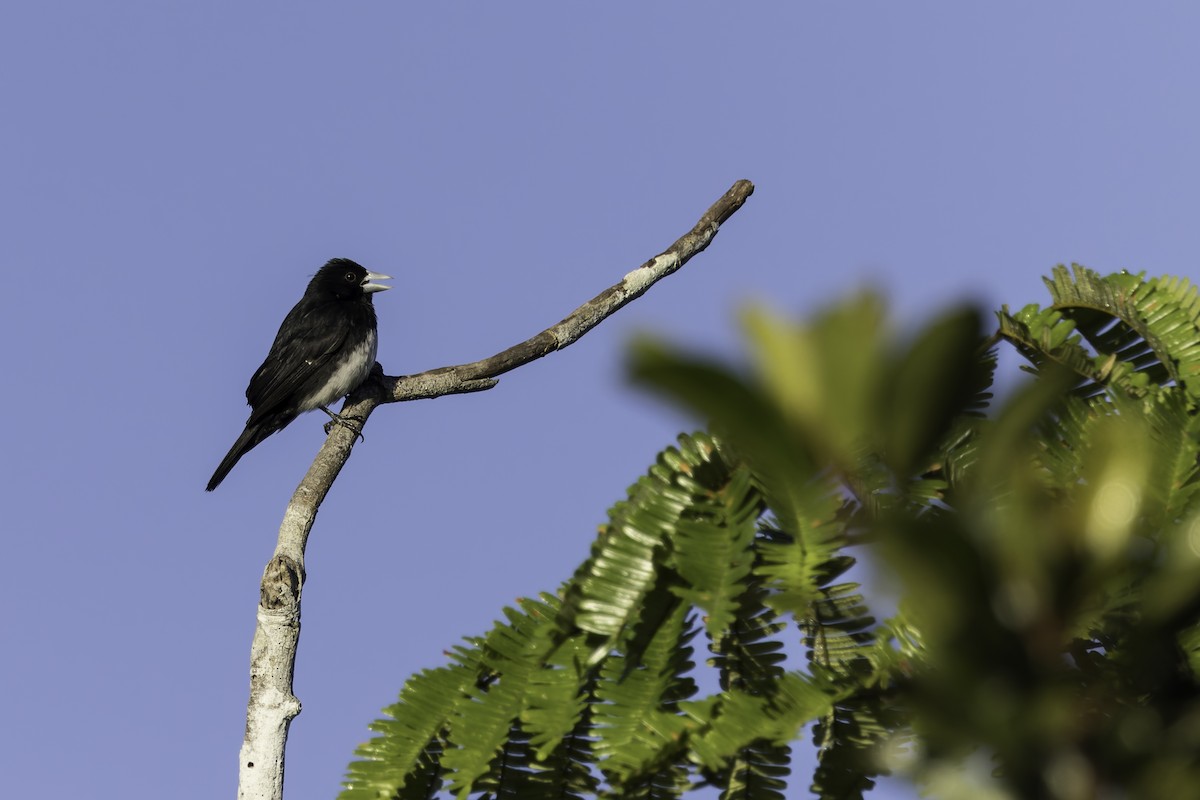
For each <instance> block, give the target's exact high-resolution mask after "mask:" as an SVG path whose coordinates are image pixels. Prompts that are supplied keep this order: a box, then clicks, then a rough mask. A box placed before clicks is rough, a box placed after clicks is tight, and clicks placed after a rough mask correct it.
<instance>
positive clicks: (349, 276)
mask: <svg viewBox="0 0 1200 800" xmlns="http://www.w3.org/2000/svg"><path fill="white" fill-rule="evenodd" d="M357 279H358V276H357V275H355V274H354V273H353V272H347V273H346V280H348V281H349V282H350V283H354V281H356V280H357Z"/></svg>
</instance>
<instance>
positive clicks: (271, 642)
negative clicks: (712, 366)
mask: <svg viewBox="0 0 1200 800" xmlns="http://www.w3.org/2000/svg"><path fill="white" fill-rule="evenodd" d="M753 191H754V185H753V184H752V183H750V181H746V180H741V181H738V182H737V183H735V184H734V185H733V186H732V187H731V188H730V189H729V191H728V192H726V193H725V195H724V196H723V197H721V199H720V200H718V201H717V202H716V203H714V204H713V206H712V207H711V208H710V209H709V210H708V211H707V212H706V213H705V214H704V216H703V217H701V218H700V221H699V222H697V223H696V225H695V227H693V228H692V229H691V230H690V231H688V232H687V233H685V234H684V235H683V236H681V237H679V239H678V240H677V241H676V242H675V243H674V244H672V245H671V246H670V247H668V248H667V249H666V250H664V251H663V252H662V253H660V254H659V255H657V256H655V257H654V258H652V259H650V260H649V261H647V262H646V263H644V264H642V265H641V266H640V267H638V268H637V269H635V270H633V271H632V272H630V273H629V274H628V275H626V276H625V277H624V278H622V279H621V282H620V283H618V284H616V285H615V286H611V287H609V288H608V289H605V290H604V291H603V292H601V293H600V294H598V295H596V296H595V297H594V298H592V299H591V300H589V301H588V302H586V303H584V304H583V305H581V306H580V307H579V308H577V309H575V310H574V311H572V312H571V313H570V314H569V315H567V317H565V318H564V319H563V320H562V321H561V322H559V323H558V324H556V325H552V326H550V327H549V328H547V329H546V330H544V331H542V332H541V333H539V334H537V335H536V336H533V337H532V338H530V339H527V340H525V341H524V342H521V343H520V344H517V345H514V346H512V347H510V348H508V349H507V350H504V351H502V352H500V353H497V354H496V355H494V356H491V357H490V358H485V359H482V360H480V361H475V362H472V363H470V364H460V365H458V366H452V367H440V368H438V369H433V370H429V371H427V372H422V373H419V374H416V375H403V376H399V377H388V376H384V375H383V374H382V371H381V370H379V369H378V365H376V373H375V374H374V376H373V379H372V380H369V381H367V382H366V383H365V384H364V385H363V386H362V387H360V388H359V389H358V390H357V391H356V392H355V393H354V394H352V395H351V396H350V397H349V398H348V399H347V401H346V404H345V406H344V407H343V408H342V411H341V413H342V414H343V415H349V416H351V417H354V418H356V419H359V420H362V423H361V424H362V425H365V424H366V421H367V418H368V417H370V415H371V412H373V411H374V410H375V409H376V408H377V407H378V406H380V405H382V404H384V403H395V402H400V401H403V400H418V399H423V398H431V397H441V396H442V395H447V394H462V393H465V392H478V391H484V390H486V389H491V388H492V387H493V386H495V385H496V384H497V382H498V381H497V377H498V376H500V375H503V374H504V373H505V372H509V371H510V370H514V369H516V368H517V367H520V366H522V365H524V364H528V363H529V362H530V361H534V360H536V359H539V358H541V357H542V356H545V355H548V354H549V353H553V352H554V351H556V350H561V349H562V348H564V347H566V346H568V345H570V344H572V343H573V342H575V341H577V340H578V339H579V338H580V337H581V336H583V335H584V334H585V333H587V332H588V331H590V330H591V329H592V328H594V327H596V326H597V325H599V324H600V323H601V322H603V321H604V320H605V319H607V318H608V317H609V316H611V315H612V314H613V313H614V312H616V311H617V310H618V309H620V308H621V307H622V306H624V305H625V304H626V303H629V302H631V301H632V300H635V299H636V298H638V297H640V296H641V295H643V294H645V292H646V290H648V289H649V288H650V287H651V286H653V285H654V284H655V283H657V282H658V281H659V280H661V279H662V278H665V277H666V276H668V275H670V274H671V273H673V272H675V271H676V270H678V269H679V268H680V267H682V266H683V265H684V264H686V263H687V262H688V261H689V260H690V259H691V258H692V256H694V255H696V254H697V253H700V252H702V251H703V250H704V249H705V248H706V247H708V245H709V243H710V242H711V241H712V240H713V237H714V236H716V235H717V231H718V230H719V229H720V226H721V224H722V223H723V222H725V220H727V219H729V217H730V216H732V215H733V213H734V212H736V211H737V210H738V209H739V208H741V207H742V204H743V203H745V202H746V198H748V197H749V196H750V195H751V193H753ZM356 438H357V435H356V434H355V433H354V432H352V431H350V430H349V429H348V428H347V427H346V426H343V425H334V426H333V427H332V429H331V430H330V433H329V435H328V436H327V437H326V439H325V444H324V445H323V446H322V447H321V450H320V452H319V453H318V454H317V457H316V459H315V460H314V461H313V464H312V466H311V467H310V468H309V470H308V474H307V475H305V476H304V479H303V480H302V481H300V485H299V486H298V487H297V488H296V491H295V493H294V494H293V495H292V499H291V501H290V502H289V503H288V507H287V510H286V511H285V512H284V515H283V522H282V524H281V525H280V527H279V540H278V543H277V544H276V547H275V554H274V556H273V557H272V558H271V561H270V562H269V563H268V564H267V567H266V570H264V572H263V578H262V585H261V589H260V596H259V605H258V624H257V626H256V628H255V631H254V640H253V643H252V644H251V647H250V702H249V705H248V707H247V710H246V738H245V740H244V741H243V743H242V749H241V754H240V766H239V774H238V797H239V798H245V800H250V799H251V798H254V799H255V800H258V799H259V798H262V799H263V800H282V798H283V756H284V747H285V746H286V743H287V731H288V726H289V725H290V724H291V721H292V719H294V718H295V717H296V715H297V714H299V713H300V701H299V700H297V699H296V697H295V695H294V694H293V693H292V676H293V672H294V669H295V665H296V647H297V645H298V644H299V641H300V593H301V589H302V587H303V585H304V548H305V545H306V544H307V541H308V534H309V532H310V531H311V530H312V526H313V521H314V520H315V519H316V516H317V510H318V509H319V508H320V507H321V502H322V501H323V500H324V499H325V495H327V494H328V493H329V489H330V487H331V486H333V481H334V479H336V478H337V476H338V473H339V472H341V469H342V467H343V466H344V465H345V463H346V460H347V459H348V458H349V457H350V451H351V450H353V449H354V443H355V440H356Z"/></svg>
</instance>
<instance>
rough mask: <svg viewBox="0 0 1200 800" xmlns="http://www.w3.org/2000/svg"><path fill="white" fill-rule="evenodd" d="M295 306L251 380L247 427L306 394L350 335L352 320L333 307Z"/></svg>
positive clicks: (247, 389)
mask: <svg viewBox="0 0 1200 800" xmlns="http://www.w3.org/2000/svg"><path fill="white" fill-rule="evenodd" d="M303 305H304V304H303V303H302V304H300V305H297V306H296V307H295V308H293V309H292V310H291V312H289V313H288V315H287V317H286V318H285V319H284V320H283V324H282V325H280V326H279V333H278V334H276V336H275V342H274V344H272V345H271V352H270V353H268V355H267V359H266V361H264V362H263V363H262V366H260V367H259V368H258V371H257V372H255V373H254V376H253V377H252V378H250V385H249V386H248V387H246V400H247V402H249V403H250V405H251V407H252V408H253V409H254V410H253V413H252V414H251V415H250V420H249V422H248V423H247V424H254V423H255V421H256V420H257V419H261V418H263V417H265V416H266V415H268V414H274V413H277V412H280V411H291V412H296V411H300V410H305V411H307V410H310V409H296V408H289V406H292V405H294V404H295V403H296V402H297V400H298V399H299V398H300V397H301V396H303V395H305V394H307V393H308V389H309V388H310V384H311V382H312V381H313V379H314V378H315V377H317V376H318V373H320V372H321V370H322V368H323V367H325V366H326V365H327V364H328V363H329V362H330V360H331V358H332V357H333V356H334V354H336V353H337V352H338V351H340V350H341V348H342V345H343V344H344V343H345V341H346V337H347V335H348V334H349V333H350V328H351V319H350V318H349V317H347V315H346V314H342V313H337V312H338V309H337V307H336V305H323V306H317V307H315V308H305V307H302V306H303Z"/></svg>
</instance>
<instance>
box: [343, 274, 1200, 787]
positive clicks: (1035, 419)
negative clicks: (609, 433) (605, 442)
mask: <svg viewBox="0 0 1200 800" xmlns="http://www.w3.org/2000/svg"><path fill="white" fill-rule="evenodd" d="M1047 286H1048V288H1049V289H1050V294H1051V303H1050V305H1049V306H1047V307H1046V308H1044V309H1043V308H1040V307H1038V306H1033V305H1030V306H1026V307H1025V308H1023V309H1021V310H1020V311H1018V312H1015V313H1013V312H1010V311H1009V310H1008V309H1003V310H1002V311H1000V312H999V313H998V314H997V318H998V321H999V327H998V329H997V331H996V332H995V333H994V334H993V335H992V336H991V337H986V336H985V334H984V332H983V331H982V328H981V318H980V316H979V314H977V313H976V312H974V311H973V310H970V309H961V310H954V311H951V312H949V313H947V314H944V315H942V316H941V317H939V318H937V319H935V320H933V321H932V322H931V323H930V324H929V325H928V326H927V327H925V328H924V329H922V330H920V331H918V332H916V333H915V334H914V335H913V336H912V337H910V338H909V339H907V340H901V341H897V339H896V337H895V336H894V335H893V334H892V333H890V332H889V330H888V326H887V323H886V319H885V317H884V314H883V307H882V304H881V303H880V301H879V300H878V299H877V298H874V297H872V296H862V297H858V298H855V299H852V300H851V301H849V302H847V303H845V304H842V305H840V306H837V307H835V308H833V309H831V310H829V311H828V312H826V313H824V314H822V315H820V316H819V317H818V318H816V319H815V320H814V321H813V322H812V323H811V324H807V325H797V324H794V323H792V322H789V321H787V320H783V319H781V318H779V317H777V316H774V315H772V314H770V313H767V312H765V311H761V310H757V311H752V312H750V313H748V314H747V315H746V316H745V318H744V324H745V328H746V332H747V340H748V342H749V355H748V359H747V362H748V366H731V365H727V364H722V363H718V362H714V361H712V360H711V359H708V358H705V357H702V356H696V355H692V354H687V353H683V352H679V351H676V350H673V349H671V348H668V347H666V346H664V345H662V344H659V343H655V342H649V341H647V342H642V343H640V344H639V345H638V346H637V347H636V348H635V351H634V354H633V359H632V366H631V371H632V373H633V376H634V378H635V379H636V380H637V381H638V382H639V383H641V384H642V385H643V386H644V387H646V388H647V389H649V390H651V391H653V392H656V393H658V394H659V395H661V396H663V397H664V398H666V399H668V400H669V401H670V402H673V403H676V404H678V405H680V406H681V407H683V408H685V409H688V410H690V411H691V412H693V413H695V414H697V415H698V416H700V417H701V418H703V419H704V420H705V421H706V422H707V423H708V425H709V430H710V432H709V433H696V434H692V435H685V436H681V437H680V438H679V442H678V445H677V446H676V447H672V448H668V449H667V450H665V451H663V452H662V453H661V454H660V455H659V457H658V459H657V460H656V462H655V464H654V465H653V466H652V467H651V468H650V470H649V471H648V473H647V474H646V475H645V476H643V477H642V478H641V479H639V480H638V481H637V482H636V483H635V484H634V485H633V486H632V487H630V489H629V492H628V495H627V497H626V499H625V500H622V501H621V502H619V503H617V504H616V505H615V506H613V508H612V509H610V511H609V514H608V522H607V524H605V525H604V526H603V528H602V529H601V532H600V534H599V536H598V537H597V539H596V540H595V542H594V543H593V545H592V547H591V552H590V555H589V557H588V558H587V560H586V561H584V563H583V564H581V565H580V567H579V568H578V569H577V570H576V572H575V574H574V575H573V576H572V577H571V579H570V580H568V581H567V582H566V583H565V584H564V585H563V586H562V587H561V588H560V590H559V591H558V592H556V593H554V594H544V595H541V596H539V597H538V598H536V599H530V600H522V601H520V602H519V603H518V608H516V609H506V610H505V611H504V619H503V620H501V621H500V622H498V623H497V624H496V626H495V627H494V628H493V629H492V630H491V631H490V632H489V633H488V634H487V635H486V636H483V637H478V638H472V639H467V640H466V643H465V645H464V646H460V647H458V648H455V649H454V650H453V651H452V653H451V654H450V663H449V664H448V665H447V666H445V667H442V668H440V669H436V670H427V671H425V672H422V673H419V674H417V675H415V676H413V677H412V678H410V679H409V681H408V682H407V683H406V684H405V686H404V688H403V689H402V690H401V693H400V698H399V701H398V702H397V703H396V704H395V705H393V706H390V707H388V708H387V709H385V713H386V714H387V716H388V719H386V720H382V721H380V722H377V723H375V725H374V726H373V729H374V730H375V731H376V733H377V738H375V739H373V740H372V741H370V742H368V743H366V744H364V745H362V746H361V747H360V748H359V750H358V757H359V760H358V761H356V762H354V763H353V764H351V766H350V770H349V773H348V775H347V780H346V789H345V791H344V792H343V794H342V796H343V797H344V798H367V797H370V798H392V797H395V798H408V797H436V796H444V795H446V794H447V793H449V794H452V795H456V796H458V797H460V798H466V797H471V796H480V797H496V798H500V797H506V798H543V797H546V798H550V797H565V798H582V797H599V796H603V797H622V798H627V797H636V798H641V797H644V798H660V797H661V798H665V797H678V796H679V795H681V794H683V793H684V792H687V791H689V790H691V789H693V788H695V787H698V786H703V785H711V786H716V787H719V788H720V790H721V793H722V797H724V798H737V799H738V800H741V799H742V798H746V799H748V800H750V799H755V798H764V799H766V798H770V799H772V800H774V799H776V798H781V797H784V796H787V795H789V794H791V796H795V788H796V787H795V786H793V790H792V791H791V792H790V793H789V792H788V786H789V778H790V776H792V775H793V773H795V772H797V767H798V766H799V765H800V764H801V763H803V762H802V761H800V760H799V757H798V756H799V753H800V752H801V751H799V750H798V749H797V748H798V742H799V741H800V739H801V736H802V734H803V733H804V732H805V731H811V735H812V744H813V746H814V747H815V757H816V767H815V769H814V770H813V771H812V773H811V775H810V776H808V777H806V778H804V779H803V781H802V783H801V784H799V785H801V786H807V787H808V788H809V790H810V791H811V792H812V793H813V794H815V795H817V796H818V797H821V798H858V797H862V796H863V794H864V793H865V792H867V791H869V790H870V788H871V787H872V786H873V785H874V782H875V779H876V778H877V776H879V775H884V774H889V773H894V772H899V773H900V774H902V775H904V776H906V777H908V778H909V779H910V780H913V781H916V782H917V783H919V784H921V785H922V786H923V787H924V788H925V790H926V791H928V792H930V793H933V794H939V795H941V794H944V795H947V796H950V795H956V794H957V795H962V794H964V793H967V791H968V790H966V789H964V786H967V785H971V786H975V787H978V786H979V785H980V782H981V781H982V782H983V783H984V784H987V785H989V786H990V788H991V789H992V790H993V792H994V793H996V794H997V796H1005V797H1013V798H1063V800H1073V799H1074V798H1084V797H1092V796H1096V795H1100V794H1114V793H1118V794H1119V793H1129V794H1131V795H1135V796H1140V797H1150V798H1158V797H1163V798H1166V797H1180V796H1193V795H1195V794H1197V793H1198V792H1200V758H1198V757H1197V755H1196V754H1197V753H1200V691H1198V689H1200V492H1198V491H1197V489H1198V487H1200V479H1198V468H1197V465H1198V463H1200V461H1198V459H1200V413H1197V410H1198V409H1197V396H1198V395H1200V296H1198V294H1197V292H1196V290H1195V288H1194V287H1192V286H1191V285H1190V284H1189V283H1187V282H1186V281H1180V280H1177V279H1171V278H1162V279H1156V280H1147V279H1145V278H1144V276H1142V275H1131V274H1129V273H1120V274H1116V275H1110V276H1107V277H1102V276H1099V275H1097V274H1096V273H1094V272H1091V271H1089V270H1086V269H1084V268H1082V267H1078V266H1076V267H1075V268H1074V269H1073V270H1067V269H1066V268H1062V267H1060V268H1057V269H1056V270H1055V271H1054V273H1053V275H1052V276H1051V278H1050V279H1048V280H1047ZM1001 342H1008V343H1010V344H1011V345H1012V346H1013V347H1014V348H1015V350H1016V351H1017V352H1018V353H1020V354H1021V355H1022V356H1024V357H1025V359H1026V360H1027V362H1028V364H1029V369H1030V371H1031V372H1032V373H1033V375H1034V378H1033V379H1032V380H1031V381H1030V382H1029V383H1028V384H1027V385H1025V386H1023V387H1022V388H1021V389H1020V390H1019V391H1018V392H1017V393H1016V394H1015V395H1014V396H1013V397H1012V399H1011V400H1009V401H1007V402H1006V403H1005V404H1004V405H1003V406H1002V407H1000V408H992V407H991V405H990V401H991V395H990V387H991V378H992V373H993V370H994V368H995V364H996V358H997V351H996V349H995V348H996V345H997V344H999V343H1001ZM863 555H866V556H867V561H868V566H869V567H870V568H871V570H873V572H866V571H864V567H863V565H862V564H857V562H856V558H857V557H861V556H863ZM872 574H874V575H886V576H888V581H886V582H884V583H882V584H881V585H879V586H875V585H874V584H868V585H869V586H871V589H870V591H864V590H863V589H862V588H861V586H860V582H861V581H862V580H864V579H869V578H870V576H871V575H872ZM864 576H866V578H864ZM892 603H897V604H898V610H896V612H895V613H894V614H891V615H890V616H887V617H886V618H884V619H879V618H878V616H879V615H878V614H877V613H873V612H872V610H871V608H870V606H872V605H878V606H887V605H889V604H892ZM701 645H703V646H704V647H705V648H706V649H707V651H708V653H709V657H708V658H707V660H706V661H704V662H703V663H699V664H698V663H697V661H698V659H697V655H696V653H697V650H698V649H699V647H700V646H701ZM706 686H711V687H714V688H713V689H712V691H710V692H709V693H707V694H703V693H702V687H706ZM972 753H981V754H983V755H984V757H985V758H991V759H994V761H995V762H996V765H997V770H996V777H995V778H991V777H988V776H986V775H984V776H980V775H975V776H974V778H972V777H971V771H972V769H973V767H972V766H971V765H972V763H974V762H973V761H972V760H971V759H970V758H969V756H971V754H972ZM972 781H973V782H972Z"/></svg>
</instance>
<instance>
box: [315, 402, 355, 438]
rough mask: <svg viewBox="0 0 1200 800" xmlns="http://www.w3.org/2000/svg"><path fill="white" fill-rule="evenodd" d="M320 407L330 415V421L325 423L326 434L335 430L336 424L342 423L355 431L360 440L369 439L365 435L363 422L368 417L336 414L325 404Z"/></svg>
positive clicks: (352, 431)
mask: <svg viewBox="0 0 1200 800" xmlns="http://www.w3.org/2000/svg"><path fill="white" fill-rule="evenodd" d="M320 409H321V410H322V411H324V412H325V413H326V414H328V415H329V422H326V423H325V435H326V436H328V435H329V432H330V431H331V430H333V426H334V425H342V426H343V427H346V428H349V429H350V432H351V433H353V434H354V435H355V436H356V437H357V438H358V440H359V441H362V442H365V441H366V440H367V437H365V436H363V432H362V426H363V423H364V422H366V421H367V420H366V418H364V417H352V416H343V415H341V414H335V413H333V412H332V411H330V410H329V409H328V408H326V407H325V406H320Z"/></svg>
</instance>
